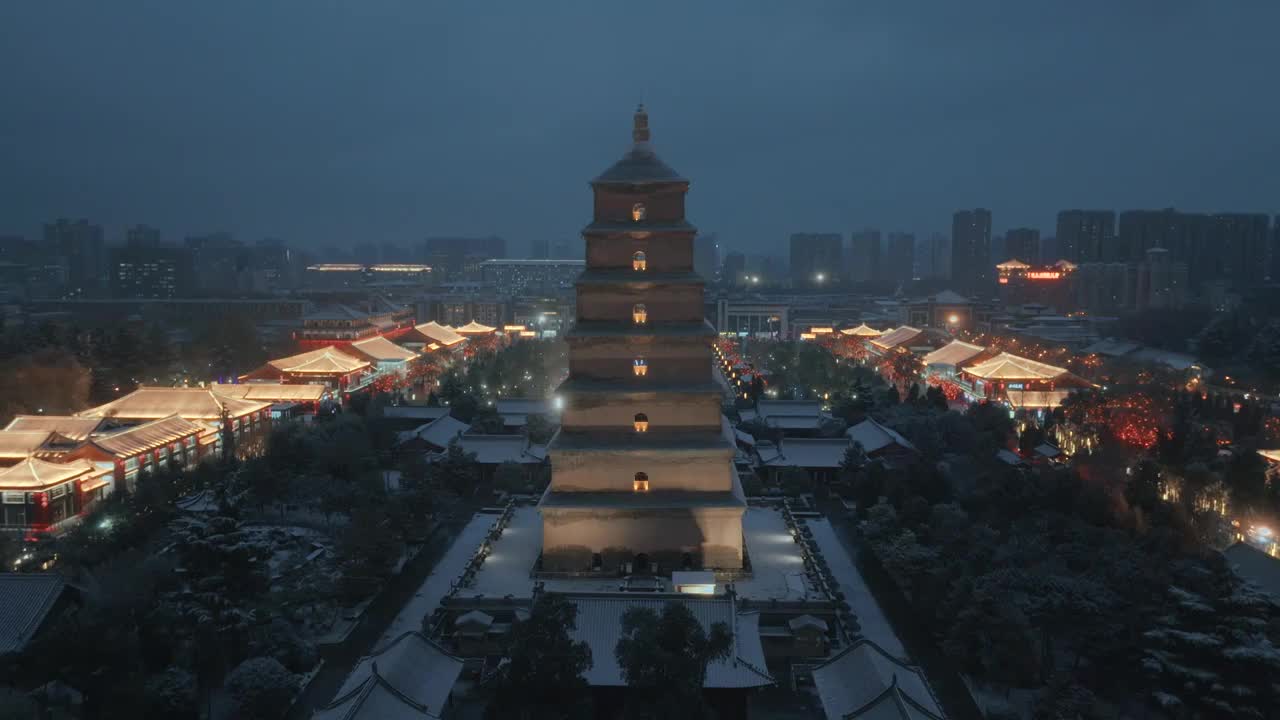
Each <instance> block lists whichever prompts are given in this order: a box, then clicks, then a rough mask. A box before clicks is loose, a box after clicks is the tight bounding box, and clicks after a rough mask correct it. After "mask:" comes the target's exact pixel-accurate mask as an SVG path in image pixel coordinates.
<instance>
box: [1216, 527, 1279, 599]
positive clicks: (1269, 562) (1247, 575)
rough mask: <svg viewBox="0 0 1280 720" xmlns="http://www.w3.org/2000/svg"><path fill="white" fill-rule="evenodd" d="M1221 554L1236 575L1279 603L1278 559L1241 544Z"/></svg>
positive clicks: (1246, 544)
mask: <svg viewBox="0 0 1280 720" xmlns="http://www.w3.org/2000/svg"><path fill="white" fill-rule="evenodd" d="M1222 554H1223V555H1224V556H1226V558H1227V564H1229V565H1231V568H1232V569H1233V570H1235V573H1236V574H1237V575H1239V576H1240V577H1241V578H1243V579H1245V580H1247V581H1249V582H1251V583H1253V584H1254V585H1257V586H1258V587H1259V588H1260V589H1262V590H1263V591H1264V592H1266V593H1267V594H1268V595H1270V596H1271V597H1273V598H1275V599H1276V601H1277V602H1280V559H1276V558H1273V557H1271V556H1270V555H1268V554H1266V553H1265V552H1263V551H1261V550H1259V549H1258V548H1256V547H1253V546H1252V545H1249V544H1248V543H1243V542H1238V543H1236V544H1234V545H1232V546H1231V547H1229V548H1227V549H1226V550H1223V551H1222Z"/></svg>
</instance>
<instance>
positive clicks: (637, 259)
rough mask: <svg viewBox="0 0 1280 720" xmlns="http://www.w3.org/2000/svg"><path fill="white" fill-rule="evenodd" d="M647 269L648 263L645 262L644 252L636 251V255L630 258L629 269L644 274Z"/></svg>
mask: <svg viewBox="0 0 1280 720" xmlns="http://www.w3.org/2000/svg"><path fill="white" fill-rule="evenodd" d="M647 267H648V263H647V262H645V258H644V252H643V251H636V254H635V255H632V256H631V269H632V270H635V271H636V272H644V270H645V268H647Z"/></svg>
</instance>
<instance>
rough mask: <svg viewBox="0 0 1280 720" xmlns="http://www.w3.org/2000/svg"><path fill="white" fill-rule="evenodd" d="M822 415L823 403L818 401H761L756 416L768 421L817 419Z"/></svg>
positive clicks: (758, 403) (757, 404)
mask: <svg viewBox="0 0 1280 720" xmlns="http://www.w3.org/2000/svg"><path fill="white" fill-rule="evenodd" d="M821 414H822V403H820V402H818V401H817V400H760V401H759V402H757V403H756V415H757V417H759V418H760V419H761V420H764V421H766V422H767V421H768V420H769V419H770V418H774V417H780V416H782V417H809V418H813V419H815V420H816V419H817V418H818V417H819V416H820V415H821Z"/></svg>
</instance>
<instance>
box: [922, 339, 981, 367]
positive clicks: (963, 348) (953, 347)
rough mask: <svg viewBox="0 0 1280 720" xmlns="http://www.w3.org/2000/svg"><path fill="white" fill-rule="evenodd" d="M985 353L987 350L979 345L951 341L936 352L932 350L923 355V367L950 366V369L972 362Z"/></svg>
mask: <svg viewBox="0 0 1280 720" xmlns="http://www.w3.org/2000/svg"><path fill="white" fill-rule="evenodd" d="M986 351H987V349H986V348H984V347H982V346H981V345H971V344H969V343H967V342H960V341H959V340H952V341H951V342H949V343H947V344H946V345H943V346H942V347H940V348H938V349H937V350H934V351H933V352H931V353H929V354H928V355H925V356H924V364H925V365H950V366H952V367H955V366H958V365H960V364H961V363H963V362H967V361H969V360H972V359H974V358H976V357H978V356H979V355H981V354H982V353H984V352H986Z"/></svg>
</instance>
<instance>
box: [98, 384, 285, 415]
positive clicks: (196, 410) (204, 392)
mask: <svg viewBox="0 0 1280 720" xmlns="http://www.w3.org/2000/svg"><path fill="white" fill-rule="evenodd" d="M269 407H271V403H269V402H262V401H258V400H240V399H238V398H232V397H227V396H225V395H220V394H218V393H216V392H214V391H213V390H212V389H211V388H198V387H197V388H192V387H182V388H170V387H151V386H145V385H144V386H142V387H140V388H138V389H137V390H134V391H133V392H131V393H129V394H128V395H125V396H124V397H122V398H120V399H118V400H113V401H111V402H109V403H107V404H106V405H99V406H98V407H95V408H90V409H88V410H84V411H82V412H78V413H76V415H78V416H80V417H116V418H123V419H127V420H159V419H160V418H165V417H169V416H170V415H178V416H180V417H184V418H186V419H188V420H219V419H221V418H222V413H223V411H224V410H225V411H226V413H227V414H228V415H230V416H231V417H233V418H238V417H242V416H245V415H249V414H250V413H254V412H257V411H259V410H265V409H266V408H269Z"/></svg>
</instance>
